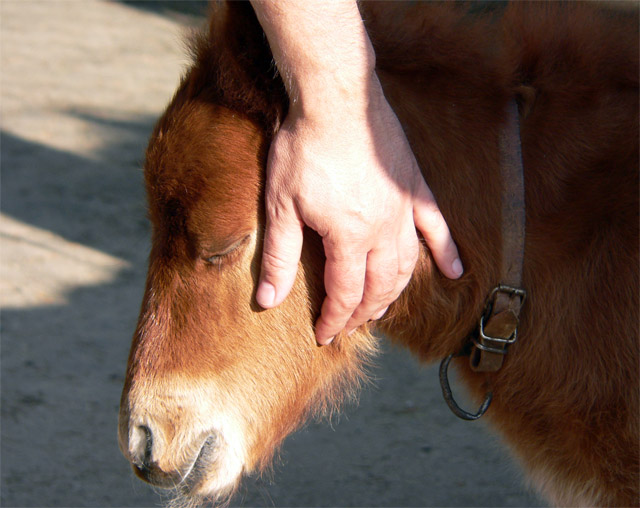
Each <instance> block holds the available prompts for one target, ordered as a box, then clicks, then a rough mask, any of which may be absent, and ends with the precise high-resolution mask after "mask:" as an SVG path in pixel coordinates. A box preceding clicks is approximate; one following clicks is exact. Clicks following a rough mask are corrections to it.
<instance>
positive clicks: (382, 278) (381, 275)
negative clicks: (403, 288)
mask: <svg viewBox="0 0 640 508" xmlns="http://www.w3.org/2000/svg"><path fill="white" fill-rule="evenodd" d="M384 245H385V246H388V245H392V246H393V248H385V249H375V250H372V251H370V252H369V254H368V255H367V269H366V278H365V283H364V293H363V295H362V301H361V302H360V304H359V305H358V307H357V308H356V309H355V310H354V312H353V314H352V315H351V317H350V318H349V320H348V321H347V323H346V329H347V330H349V331H351V330H353V329H355V328H357V327H359V326H360V325H362V324H363V323H366V322H367V321H369V320H370V319H371V318H372V317H373V316H374V315H375V314H376V313H377V312H379V311H380V309H381V308H384V307H387V306H389V304H390V303H391V302H393V300H395V299H396V297H397V296H398V294H399V292H398V293H396V287H397V280H398V252H397V249H396V243H395V242H384Z"/></svg>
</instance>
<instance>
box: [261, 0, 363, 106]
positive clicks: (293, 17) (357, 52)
mask: <svg viewBox="0 0 640 508" xmlns="http://www.w3.org/2000/svg"><path fill="white" fill-rule="evenodd" d="M252 5H253V8H254V10H255V12H256V14H257V16H258V20H259V21H260V24H261V25H262V27H263V29H264V31H265V33H266V35H267V38H268V40H269V44H270V46H271V50H272V52H273V56H274V59H275V61H276V65H277V66H278V70H279V71H280V73H281V74H282V76H283V79H284V82H285V86H286V87H287V92H288V93H289V96H290V98H291V100H292V102H293V103H294V104H296V105H297V106H300V107H302V108H304V109H309V108H311V109H316V108H317V109H319V110H321V109H323V108H325V107H329V106H331V104H335V101H345V102H346V101H353V102H355V103H356V104H357V103H359V102H362V101H366V100H367V99H366V96H367V94H368V92H369V90H368V87H370V86H371V81H372V78H373V77H374V68H375V54H374V51H373V47H372V46H371V42H370V40H369V37H368V35H367V32H366V30H365V27H364V24H363V22H362V19H361V17H360V13H359V11H358V7H357V5H356V2H355V0H340V1H333V2H328V1H326V0H325V1H318V0H305V1H300V0H252Z"/></svg>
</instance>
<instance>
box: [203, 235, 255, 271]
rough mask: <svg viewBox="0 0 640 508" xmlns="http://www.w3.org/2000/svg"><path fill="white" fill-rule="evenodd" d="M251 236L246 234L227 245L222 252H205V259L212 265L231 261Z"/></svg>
mask: <svg viewBox="0 0 640 508" xmlns="http://www.w3.org/2000/svg"><path fill="white" fill-rule="evenodd" d="M250 237H251V235H247V236H245V237H244V238H242V239H241V240H239V241H237V242H235V243H233V244H231V245H230V246H229V247H227V248H226V249H224V250H223V251H221V252H216V253H215V254H209V255H207V254H204V255H203V259H204V260H205V261H206V262H207V263H209V264H211V265H214V266H221V265H222V264H224V263H225V262H227V261H230V260H231V259H232V258H233V257H234V255H235V254H237V253H238V251H239V250H240V247H242V246H243V245H244V244H246V243H247V241H248V240H249V238H250Z"/></svg>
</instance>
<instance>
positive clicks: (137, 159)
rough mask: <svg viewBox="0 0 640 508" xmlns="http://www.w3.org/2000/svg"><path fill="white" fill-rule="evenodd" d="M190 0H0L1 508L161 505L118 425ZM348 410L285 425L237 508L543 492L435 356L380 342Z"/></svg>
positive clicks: (490, 500) (483, 501)
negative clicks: (426, 360) (158, 160)
mask: <svg viewBox="0 0 640 508" xmlns="http://www.w3.org/2000/svg"><path fill="white" fill-rule="evenodd" d="M199 8H200V4H193V5H192V4H186V3H179V2H171V3H166V4H162V3H158V2H154V3H142V4H139V3H122V2H105V1H78V0H75V1H69V0H66V1H58V0H47V1H33V0H2V1H1V2H0V34H1V51H2V54H1V75H2V78H1V79H2V81H1V110H2V137H1V170H2V181H1V183H2V193H1V199H2V201H1V208H2V215H1V217H0V235H1V243H0V249H1V250H0V254H1V265H0V267H1V268H0V269H1V274H0V275H1V276H0V295H1V304H2V336H1V338H2V343H1V374H2V378H1V381H2V385H1V389H2V427H1V473H2V475H1V477H2V484H1V504H2V506H40V507H42V506H56V507H61V506H68V507H75V506H77V507H80V506H82V507H84V506H103V507H115V506H159V505H160V504H161V502H162V496H161V495H160V494H159V493H157V492H155V491H154V490H152V489H151V488H149V487H148V486H146V485H145V484H143V483H142V482H141V481H139V480H137V479H136V478H135V477H134V476H133V474H132V473H131V471H130V468H129V465H128V463H127V462H126V461H125V459H124V458H123V457H122V456H121V454H120V452H119V450H118V446H117V440H116V426H117V425H116V423H117V414H118V404H119V397H120V391H121V389H122V383H123V374H124V369H125V363H126V359H127V354H128V349H129V342H130V338H131V334H132V332H133V329H134V325H135V320H136V317H137V312H138V307H139V304H140V299H141V295H142V289H143V283H144V277H145V270H146V266H145V262H146V256H147V252H148V246H149V227H148V224H147V221H146V217H145V204H144V195H143V189H142V172H141V169H140V168H141V161H142V157H143V151H144V147H145V144H146V140H147V137H148V135H149V132H150V130H151V127H152V125H153V122H154V119H155V118H156V117H157V116H158V115H159V113H160V112H161V111H162V109H163V107H164V106H165V104H166V103H167V101H168V100H169V98H170V97H171V95H172V93H173V90H174V89H175V87H176V85H177V82H178V79H179V76H180V74H181V72H182V69H183V68H184V66H185V64H186V62H187V59H186V57H185V56H184V51H183V45H182V42H181V39H182V35H183V33H184V32H185V30H186V27H187V26H188V25H190V24H192V23H193V21H194V18H193V17H191V16H190V15H191V14H193V13H194V12H197V11H198V9H199ZM379 363H380V365H379V367H378V368H377V369H376V370H375V372H374V374H375V377H376V378H377V383H376V386H375V387H373V388H370V389H368V390H366V391H365V392H364V393H363V395H362V398H361V402H360V405H359V407H358V408H350V409H349V410H348V411H347V412H346V414H345V415H343V416H342V418H341V419H340V420H339V421H335V422H333V424H332V426H330V425H328V424H326V423H322V424H311V425H309V426H308V427H307V428H306V429H305V430H303V431H301V432H299V433H297V434H296V435H295V436H293V437H292V438H290V439H289V440H288V441H287V443H286V445H285V447H284V449H283V452H282V455H281V458H280V460H279V462H278V464H277V465H276V467H275V469H274V473H273V474H271V475H270V476H269V477H263V478H253V479H249V480H248V481H247V482H245V487H243V489H242V492H241V493H240V495H238V496H237V497H236V498H235V499H234V504H238V505H244V506H532V505H535V506H539V505H540V504H541V502H540V500H539V499H537V498H536V497H535V496H534V495H533V494H531V493H530V492H528V491H527V490H526V488H525V487H524V483H523V481H522V479H521V477H520V475H519V473H518V472H517V471H518V470H517V466H516V465H515V463H513V462H512V460H511V459H510V458H509V457H508V454H507V453H506V450H505V449H504V448H503V447H502V446H501V445H500V444H499V443H498V442H497V440H496V439H495V438H494V437H493V436H492V435H491V434H490V433H489V432H488V431H487V429H486V428H485V427H484V426H483V424H482V423H464V422H462V421H459V420H458V419H457V418H456V417H454V416H453V415H452V414H451V413H450V412H449V410H448V409H447V408H446V406H445V404H444V402H443V401H442V398H441V395H440V391H439V386H438V382H437V373H436V370H435V368H434V367H430V368H424V367H421V366H419V365H418V364H417V363H416V361H415V360H414V359H412V358H411V357H410V356H409V355H408V354H407V353H406V352H404V351H400V350H393V349H390V348H385V354H384V355H383V357H382V358H381V359H380V362H379Z"/></svg>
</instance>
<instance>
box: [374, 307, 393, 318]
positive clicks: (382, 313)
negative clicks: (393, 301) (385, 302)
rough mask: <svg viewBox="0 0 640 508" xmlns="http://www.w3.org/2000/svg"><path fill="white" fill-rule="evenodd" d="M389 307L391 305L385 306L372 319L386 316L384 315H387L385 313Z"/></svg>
mask: <svg viewBox="0 0 640 508" xmlns="http://www.w3.org/2000/svg"><path fill="white" fill-rule="evenodd" d="M388 308H389V307H385V308H384V309H382V310H381V311H380V312H378V313H377V314H376V315H375V316H373V317H372V318H371V319H372V320H373V321H377V320H378V319H380V318H381V317H382V316H384V315H385V313H386V312H387V309H388Z"/></svg>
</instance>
